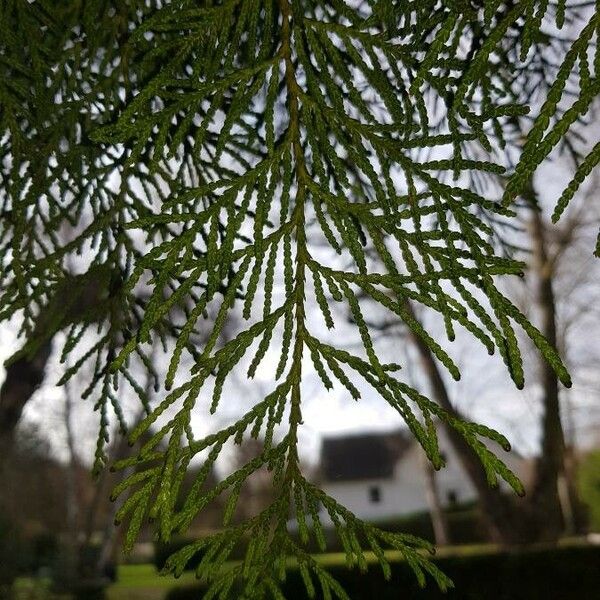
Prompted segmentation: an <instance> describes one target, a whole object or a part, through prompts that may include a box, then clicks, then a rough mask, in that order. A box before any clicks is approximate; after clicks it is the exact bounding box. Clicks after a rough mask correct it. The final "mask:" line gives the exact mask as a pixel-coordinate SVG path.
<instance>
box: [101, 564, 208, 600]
mask: <svg viewBox="0 0 600 600" xmlns="http://www.w3.org/2000/svg"><path fill="white" fill-rule="evenodd" d="M117 577H118V579H117V582H116V583H115V584H113V585H111V586H110V587H109V588H108V594H107V596H108V600H162V599H163V598H164V597H165V595H166V593H167V592H168V591H169V590H170V589H171V588H173V587H175V586H179V585H189V584H190V583H194V582H195V581H196V577H195V575H194V573H193V572H185V573H184V574H183V575H182V576H181V577H180V578H179V579H175V578H174V577H172V576H169V575H168V576H164V577H162V576H161V575H159V573H158V571H157V570H156V568H155V567H154V565H121V566H120V567H119V570H118V573H117Z"/></svg>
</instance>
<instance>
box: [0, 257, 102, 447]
mask: <svg viewBox="0 0 600 600" xmlns="http://www.w3.org/2000/svg"><path fill="white" fill-rule="evenodd" d="M109 288H110V267H109V266H108V265H95V266H93V267H91V268H90V270H89V271H87V272H86V273H84V274H82V275H67V276H66V277H65V278H64V280H63V281H61V283H60V284H59V285H58V286H57V287H56V291H55V293H54V295H53V297H52V298H51V300H50V301H49V302H48V304H47V306H45V307H44V310H43V311H42V312H41V314H40V315H39V317H38V321H37V323H36V327H35V331H34V332H33V334H32V335H31V337H30V338H29V339H28V340H27V341H26V343H25V345H24V346H23V348H21V350H19V351H18V352H17V353H16V354H14V355H13V357H12V358H11V359H9V360H8V361H7V365H8V366H7V367H6V379H5V381H4V383H3V384H2V387H1V388H0V452H2V454H3V455H4V456H6V453H7V452H9V451H10V448H11V446H12V442H13V436H14V432H15V428H16V427H17V425H18V423H19V420H20V419H21V415H22V414H23V409H24V408H25V405H26V404H27V402H29V400H30V399H31V397H32V396H33V393H34V392H35V391H36V389H37V388H38V387H39V386H40V385H41V383H42V382H43V381H44V374H45V371H46V364H47V363H48V359H49V358H50V355H51V353H52V341H53V339H54V336H55V335H56V333H58V332H59V331H60V330H61V329H63V328H64V327H66V326H67V325H69V324H71V323H75V322H94V321H97V320H99V319H101V318H102V317H103V316H105V315H106V313H107V309H108V304H109V302H110V296H109Z"/></svg>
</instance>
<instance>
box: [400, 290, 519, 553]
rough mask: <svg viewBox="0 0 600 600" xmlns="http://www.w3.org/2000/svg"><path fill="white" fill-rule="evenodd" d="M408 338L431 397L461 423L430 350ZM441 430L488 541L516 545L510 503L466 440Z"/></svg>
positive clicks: (408, 307)
mask: <svg viewBox="0 0 600 600" xmlns="http://www.w3.org/2000/svg"><path fill="white" fill-rule="evenodd" d="M405 308H406V310H407V311H408V312H409V313H410V315H411V316H412V317H413V318H415V319H416V316H415V313H414V310H413V307H412V305H411V304H410V302H409V301H408V300H407V301H406V302H405ZM408 335H409V337H410V339H411V341H412V342H413V344H414V346H415V348H416V349H417V351H418V353H419V359H420V361H421V366H422V367H423V372H424V374H425V376H426V377H427V379H428V380H429V385H430V388H431V393H432V396H433V397H434V399H435V400H436V401H437V403H438V404H439V405H440V406H441V407H442V408H443V409H444V410H445V411H446V412H447V413H449V414H451V415H452V416H454V417H456V418H459V419H462V415H461V414H460V413H459V412H458V411H457V410H456V408H454V406H453V405H452V402H451V400H450V396H449V394H448V390H447V388H446V383H445V382H444V379H443V377H442V374H441V372H440V369H439V367H438V365H437V362H436V360H435V357H434V356H433V354H432V352H431V350H430V349H429V346H427V344H426V343H425V342H424V341H423V340H422V339H421V338H420V337H419V336H418V335H416V334H415V333H413V331H412V330H408ZM443 427H444V429H445V431H446V434H447V435H448V438H449V440H450V442H451V444H452V446H453V448H454V450H455V451H456V453H457V455H458V457H459V460H460V461H461V464H462V466H463V468H464V469H465V471H466V472H467V475H468V476H469V479H470V480H471V483H472V484H473V486H474V487H475V489H476V491H477V495H478V497H479V501H480V504H481V509H482V519H483V522H484V524H485V527H486V529H487V531H488V534H489V537H490V539H491V540H492V541H493V542H495V543H498V544H503V545H504V544H512V543H516V542H518V541H519V528H518V527H517V526H516V523H514V511H513V507H512V505H511V503H510V500H509V499H508V498H507V497H505V496H504V495H503V494H502V493H501V492H500V491H498V490H497V489H493V488H491V487H490V485H489V483H488V481H487V477H486V475H485V471H484V468H483V466H482V465H481V461H480V460H479V457H478V456H477V454H476V453H475V451H474V450H473V449H472V448H471V446H469V444H468V443H467V442H466V441H465V439H464V438H463V437H462V436H461V435H460V434H459V433H458V432H457V431H456V430H455V429H454V428H452V427H450V426H449V425H448V424H446V423H443Z"/></svg>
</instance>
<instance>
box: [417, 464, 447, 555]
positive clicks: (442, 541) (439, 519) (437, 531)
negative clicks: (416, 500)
mask: <svg viewBox="0 0 600 600" xmlns="http://www.w3.org/2000/svg"><path fill="white" fill-rule="evenodd" d="M421 459H422V461H423V473H424V475H425V496H426V498H427V504H428V505H429V516H430V517H431V524H432V526H433V535H434V537H435V543H436V545H437V546H447V545H448V544H449V543H450V532H449V530H448V519H447V518H446V514H445V513H444V509H443V507H442V503H441V501H440V494H439V490H438V486H437V482H436V480H435V469H434V468H433V466H432V464H431V463H430V462H429V459H428V458H427V456H425V453H423V454H422V456H421Z"/></svg>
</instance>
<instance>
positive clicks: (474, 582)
mask: <svg viewBox="0 0 600 600" xmlns="http://www.w3.org/2000/svg"><path fill="white" fill-rule="evenodd" d="M436 563H437V564H438V566H439V567H440V568H441V569H442V570H443V571H444V572H445V573H446V574H447V575H449V576H450V577H451V578H452V579H453V581H454V584H455V586H456V587H455V589H454V590H450V591H448V592H447V593H446V594H443V593H442V592H440V591H439V590H438V589H437V587H436V586H435V584H434V583H433V582H432V581H431V580H430V581H429V584H428V586H427V587H426V588H425V589H424V590H422V589H420V588H419V587H418V585H417V583H416V580H415V577H414V575H413V574H412V572H411V570H410V567H409V566H408V565H407V564H406V563H404V562H397V563H394V564H393V565H392V577H391V580H390V581H385V580H384V579H383V576H382V574H381V569H380V568H379V567H378V566H377V565H371V567H370V568H369V571H368V572H367V573H365V574H361V573H359V572H358V571H354V570H348V569H346V568H345V567H344V566H343V565H340V566H335V567H330V568H329V571H330V573H331V574H332V575H333V576H334V577H335V578H336V579H337V580H338V581H339V582H340V583H341V584H342V585H343V586H344V589H346V591H347V592H348V594H349V596H350V597H351V598H352V599H353V600H354V599H357V600H360V599H362V598H377V600H392V599H393V600H397V599H398V598H416V599H427V600H434V599H435V600H571V599H572V600H579V599H581V600H588V599H590V600H591V599H592V598H598V597H600V547H598V546H579V547H569V548H555V549H547V550H527V551H520V552H517V551H512V552H500V553H494V554H488V555H477V556H452V557H446V558H439V559H436ZM284 594H285V597H286V599H287V600H305V599H306V598H307V595H306V590H305V588H304V584H303V583H302V579H301V577H300V574H299V573H298V572H297V571H295V570H293V571H290V572H289V574H288V579H287V581H286V583H285V586H284ZM202 596H203V588H202V586H199V585H195V586H187V587H181V588H175V589H173V590H171V591H170V592H169V594H168V595H167V600H199V599H200V598H202ZM317 597H320V596H319V594H318V593H317Z"/></svg>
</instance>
